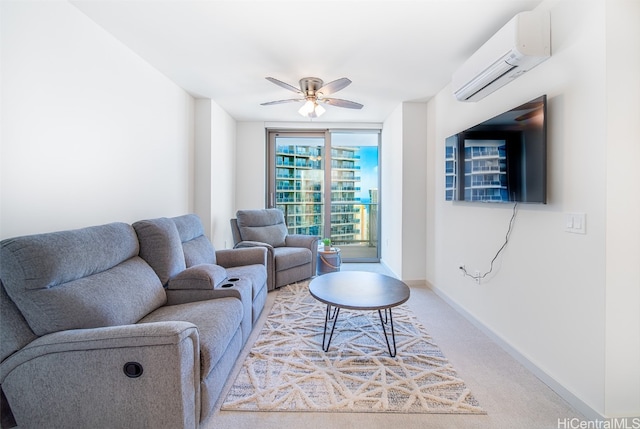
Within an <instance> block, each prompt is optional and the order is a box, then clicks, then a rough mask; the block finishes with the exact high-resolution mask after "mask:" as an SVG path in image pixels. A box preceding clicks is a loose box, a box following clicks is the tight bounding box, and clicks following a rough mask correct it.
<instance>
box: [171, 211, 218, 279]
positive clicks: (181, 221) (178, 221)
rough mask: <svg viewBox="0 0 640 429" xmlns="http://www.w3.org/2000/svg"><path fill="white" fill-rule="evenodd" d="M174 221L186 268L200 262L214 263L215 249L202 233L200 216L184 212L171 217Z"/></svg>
mask: <svg viewBox="0 0 640 429" xmlns="http://www.w3.org/2000/svg"><path fill="white" fill-rule="evenodd" d="M171 220H172V221H173V223H175V225H176V228H177V230H178V234H179V235H180V241H181V242H182V251H183V252H184V260H185V264H186V266H187V268H189V267H193V266H195V265H200V264H215V263H216V250H215V248H214V247H213V245H212V244H211V241H209V239H208V238H207V236H206V235H204V228H203V226H202V222H201V221H200V218H199V217H198V216H197V215H195V214H186V215H183V216H178V217H174V218H171Z"/></svg>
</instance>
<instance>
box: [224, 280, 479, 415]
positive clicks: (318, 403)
mask: <svg viewBox="0 0 640 429" xmlns="http://www.w3.org/2000/svg"><path fill="white" fill-rule="evenodd" d="M325 309H326V306H325V305H324V304H322V303H320V302H318V301H316V300H315V299H314V298H313V297H312V296H311V295H310V294H309V290H308V283H307V282H304V283H298V284H292V285H289V286H286V287H285V288H282V289H280V290H279V291H278V296H277V297H276V300H275V303H274V305H273V308H272V310H271V313H270V314H269V316H268V318H267V321H266V323H265V325H264V328H263V329H262V331H261V333H260V336H259V337H258V339H257V340H256V342H255V344H254V346H253V347H252V349H251V351H250V353H249V355H248V356H247V358H246V360H245V362H244V364H243V366H242V368H241V370H240V372H239V374H238V377H237V379H236V380H235V383H234V384H233V386H232V387H231V389H230V390H229V393H228V395H227V397H226V399H225V401H224V403H223V405H222V407H221V409H222V410H242V411H316V412H317V411H330V412H387V413H392V412H396V413H455V414H485V412H484V411H483V410H482V409H481V408H480V406H479V405H478V402H477V401H476V400H475V398H474V397H473V396H472V395H471V392H470V391H469V389H468V388H467V387H466V386H465V384H464V382H463V381H462V380H461V379H460V378H459V377H458V376H457V374H456V371H455V370H454V369H453V367H452V366H451V364H449V362H448V361H447V359H446V358H445V357H444V356H443V355H442V352H441V351H440V349H439V348H438V346H436V345H435V344H433V342H432V341H431V338H430V337H429V335H428V334H427V332H426V331H425V329H424V327H423V326H422V325H421V324H420V323H419V322H418V320H417V319H416V317H415V316H414V315H413V314H412V313H411V311H410V310H409V309H408V308H407V307H406V305H404V304H403V305H401V306H398V307H395V308H394V309H393V322H394V327H395V332H396V344H397V356H396V357H395V358H391V357H390V356H389V351H388V349H387V343H386V342H385V339H384V335H383V333H382V328H381V326H380V319H379V317H378V313H377V312H374V311H350V310H345V309H343V310H341V311H340V315H339V318H338V322H337V325H336V328H335V333H334V335H333V339H332V341H331V347H330V349H329V351H328V352H326V353H325V352H323V351H322V332H323V327H324V317H325ZM387 330H388V329H387Z"/></svg>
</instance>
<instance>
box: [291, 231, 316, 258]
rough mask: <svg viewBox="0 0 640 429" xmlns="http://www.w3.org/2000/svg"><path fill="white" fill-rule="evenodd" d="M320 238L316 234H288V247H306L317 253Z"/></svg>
mask: <svg viewBox="0 0 640 429" xmlns="http://www.w3.org/2000/svg"><path fill="white" fill-rule="evenodd" d="M319 240H320V238H319V237H316V236H314V235H303V234H290V235H287V238H286V245H287V246H288V247H306V248H307V249H310V250H311V251H312V252H314V254H315V252H316V251H317V249H318V241H319Z"/></svg>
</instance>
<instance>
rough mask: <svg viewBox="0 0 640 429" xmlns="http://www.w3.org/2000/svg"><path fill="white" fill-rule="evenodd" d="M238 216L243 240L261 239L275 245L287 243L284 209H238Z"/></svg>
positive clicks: (260, 240)
mask: <svg viewBox="0 0 640 429" xmlns="http://www.w3.org/2000/svg"><path fill="white" fill-rule="evenodd" d="M236 218H237V221H238V229H239V230H240V236H241V237H242V240H243V241H259V242H262V243H267V244H270V245H271V246H273V247H279V246H284V245H285V237H286V236H287V226H286V224H285V223H284V214H283V213H282V210H279V209H260V210H238V212H237V213H236Z"/></svg>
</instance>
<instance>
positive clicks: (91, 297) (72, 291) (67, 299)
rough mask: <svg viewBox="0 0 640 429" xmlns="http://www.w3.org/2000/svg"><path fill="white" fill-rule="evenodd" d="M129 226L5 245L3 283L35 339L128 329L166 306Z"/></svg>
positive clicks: (1, 248) (0, 246)
mask: <svg viewBox="0 0 640 429" xmlns="http://www.w3.org/2000/svg"><path fill="white" fill-rule="evenodd" d="M138 249H139V247H138V239H137V236H136V234H135V232H134V230H133V228H132V227H131V226H130V225H127V224H125V223H112V224H108V225H101V226H93V227H88V228H83V229H77V230H70V231H61V232H53V233H46V234H37V235H31V236H24V237H17V238H12V239H7V240H3V241H2V242H1V243H0V259H1V260H2V264H1V266H0V278H1V279H2V283H3V284H4V286H5V289H6V291H7V294H8V295H9V297H11V299H12V301H13V302H14V303H15V305H16V306H17V308H18V309H19V310H20V312H21V313H22V315H23V316H24V318H25V320H26V321H27V323H28V324H29V326H30V327H31V329H32V330H33V332H34V333H35V334H36V335H44V334H48V333H52V332H57V331H62V330H67V329H85V328H96V327H104V326H115V325H124V324H131V323H135V322H137V321H138V320H139V319H141V318H142V317H144V316H145V315H147V314H148V313H150V312H151V311H153V310H155V309H157V308H158V307H160V306H162V305H164V303H165V302H166V295H165V292H164V289H163V288H162V284H161V283H160V280H159V279H158V276H156V275H155V273H154V272H153V269H151V267H150V266H149V265H148V264H147V263H146V262H144V261H143V260H142V259H141V258H140V257H138Z"/></svg>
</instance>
